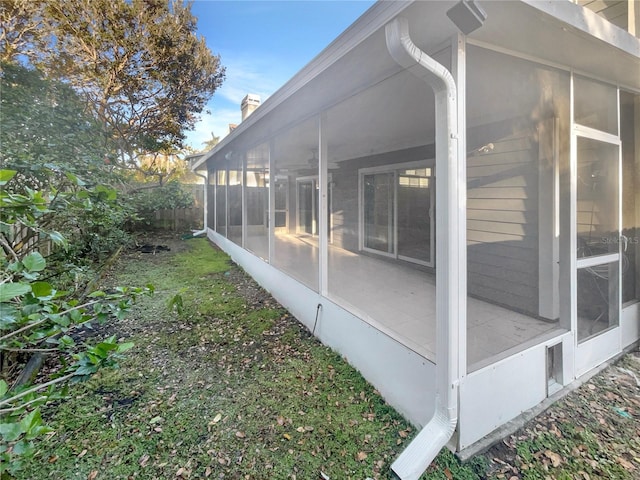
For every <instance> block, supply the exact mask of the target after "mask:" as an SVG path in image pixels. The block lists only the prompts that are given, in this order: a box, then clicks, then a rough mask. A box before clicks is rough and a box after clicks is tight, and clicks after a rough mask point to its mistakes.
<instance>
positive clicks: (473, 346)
mask: <svg viewBox="0 0 640 480" xmlns="http://www.w3.org/2000/svg"><path fill="white" fill-rule="evenodd" d="M274 253H275V258H274V266H275V267H278V268H281V269H282V270H284V271H286V272H287V273H289V274H291V275H292V276H293V277H295V278H297V279H298V280H300V281H301V282H302V283H304V284H306V285H308V286H309V287H311V288H314V289H316V290H317V288H318V248H317V244H316V239H314V238H312V237H298V236H295V235H277V238H276V245H275V249H274ZM328 297H329V298H330V299H332V300H333V301H335V302H336V303H338V304H340V305H342V306H344V307H345V308H346V309H347V310H350V311H351V312H352V313H354V314H356V315H358V316H359V317H361V318H363V319H365V320H366V321H367V322H369V323H370V324H371V325H373V326H374V327H376V328H378V329H379V330H381V331H383V332H385V333H386V334H388V335H389V336H391V337H392V338H394V339H396V340H397V341H399V342H401V343H402V344H404V345H406V346H407V347H409V348H410V349H412V350H413V351H415V352H416V353H418V354H420V355H422V356H423V357H425V358H426V359H428V360H431V361H435V356H436V330H435V297H436V289H435V278H434V276H433V275H432V274H430V273H428V272H426V271H423V270H420V269H418V268H415V267H413V266H412V265H410V264H407V263H403V262H395V261H389V260H386V259H382V258H376V257H375V256H372V255H361V254H356V253H353V252H350V251H347V250H344V249H341V248H337V247H333V246H330V247H329V278H328ZM562 331H563V330H560V329H559V325H558V322H548V321H544V320H540V319H537V318H533V317H530V316H527V315H524V314H521V313H518V312H514V311H511V310H509V309H507V308H504V307H501V306H498V305H495V304H492V303H488V302H484V301H482V300H479V299H476V298H471V297H468V298H467V365H468V366H469V370H473V369H475V368H478V367H480V366H482V365H485V364H488V363H491V361H495V360H497V358H498V357H502V356H506V354H507V353H514V351H517V350H518V349H522V348H524V347H526V346H528V345H530V344H532V343H535V340H536V339H541V338H542V337H550V336H552V335H553V334H555V333H560V332H562Z"/></svg>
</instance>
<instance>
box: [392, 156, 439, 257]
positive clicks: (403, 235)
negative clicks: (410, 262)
mask: <svg viewBox="0 0 640 480" xmlns="http://www.w3.org/2000/svg"><path fill="white" fill-rule="evenodd" d="M427 170H429V171H430V169H427V168H421V169H418V170H400V171H399V172H398V191H397V197H398V255H400V256H403V257H407V258H412V259H416V260H422V261H424V262H427V263H429V262H430V261H431V244H432V232H431V230H432V216H433V212H432V205H431V199H432V193H433V192H432V190H431V189H430V188H429V179H428V178H427V176H426V174H427ZM405 179H409V180H410V182H409V184H407V183H406V182H403V180H405Z"/></svg>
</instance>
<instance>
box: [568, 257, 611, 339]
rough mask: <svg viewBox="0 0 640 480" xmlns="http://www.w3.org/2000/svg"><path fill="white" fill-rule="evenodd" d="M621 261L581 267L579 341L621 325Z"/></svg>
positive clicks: (579, 279)
mask: <svg viewBox="0 0 640 480" xmlns="http://www.w3.org/2000/svg"><path fill="white" fill-rule="evenodd" d="M618 269H619V263H618V262H617V261H616V262H611V263H605V264H603V265H597V266H594V267H589V268H581V269H579V270H578V341H579V342H582V341H584V340H587V339H589V338H591V337H593V336H595V335H598V334H599V333H602V332H604V331H605V330H607V329H608V328H610V327H614V326H616V325H618V312H619V308H618V298H619V292H620V290H619V284H620V282H619V281H618V271H619V270H618Z"/></svg>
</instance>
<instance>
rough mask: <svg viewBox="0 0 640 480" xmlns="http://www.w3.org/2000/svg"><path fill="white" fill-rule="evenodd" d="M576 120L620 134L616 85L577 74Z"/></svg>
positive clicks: (586, 125) (575, 82) (575, 92)
mask: <svg viewBox="0 0 640 480" xmlns="http://www.w3.org/2000/svg"><path fill="white" fill-rule="evenodd" d="M573 92H574V94H573V98H574V107H573V108H574V121H575V122H576V123H578V124H580V125H584V126H585V127H591V128H595V129H596V130H602V131H603V132H608V133H611V134H613V135H618V93H617V89H616V88H615V87H614V86H611V85H606V84H604V83H600V82H596V81H594V80H589V79H586V78H583V77H579V76H577V75H576V76H575V77H574V79H573Z"/></svg>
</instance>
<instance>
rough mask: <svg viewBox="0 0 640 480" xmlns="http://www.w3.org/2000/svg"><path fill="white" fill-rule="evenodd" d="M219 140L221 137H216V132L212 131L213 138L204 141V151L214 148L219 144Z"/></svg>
mask: <svg viewBox="0 0 640 480" xmlns="http://www.w3.org/2000/svg"><path fill="white" fill-rule="evenodd" d="M218 142H220V137H216V136H215V135H214V133H213V132H211V138H210V139H209V140H207V141H206V142H202V145H204V148H203V149H202V151H203V152H208V151H209V150H211V149H213V147H215V146H216V145H217V144H218Z"/></svg>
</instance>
